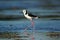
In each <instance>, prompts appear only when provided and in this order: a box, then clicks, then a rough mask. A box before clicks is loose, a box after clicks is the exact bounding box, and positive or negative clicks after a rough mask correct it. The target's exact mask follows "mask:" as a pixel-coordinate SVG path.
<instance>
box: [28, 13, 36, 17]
mask: <svg viewBox="0 0 60 40" xmlns="http://www.w3.org/2000/svg"><path fill="white" fill-rule="evenodd" d="M28 16H30V17H37V16H35V15H32V14H30V13H29V14H28Z"/></svg>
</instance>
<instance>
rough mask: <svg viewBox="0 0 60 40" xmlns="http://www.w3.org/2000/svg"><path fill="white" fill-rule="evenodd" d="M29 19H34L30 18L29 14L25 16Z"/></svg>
mask: <svg viewBox="0 0 60 40" xmlns="http://www.w3.org/2000/svg"><path fill="white" fill-rule="evenodd" d="M24 16H25V17H26V18H27V19H32V17H30V16H28V14H26V15H24Z"/></svg>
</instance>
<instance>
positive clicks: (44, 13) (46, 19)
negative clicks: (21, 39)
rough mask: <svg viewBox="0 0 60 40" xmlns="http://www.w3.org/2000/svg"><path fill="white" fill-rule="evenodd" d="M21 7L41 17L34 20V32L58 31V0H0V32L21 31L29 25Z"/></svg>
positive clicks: (59, 19)
mask: <svg viewBox="0 0 60 40" xmlns="http://www.w3.org/2000/svg"><path fill="white" fill-rule="evenodd" d="M23 9H27V10H28V12H31V13H32V14H34V15H37V16H39V17H41V18H39V19H36V20H34V22H35V25H34V27H35V30H36V32H60V0H0V32H7V31H8V32H23V30H24V29H25V28H26V27H28V26H30V25H31V22H30V21H29V20H27V19H26V18H25V17H24V16H23V13H22V10H23ZM27 30H32V28H31V27H29V28H28V29H27ZM45 37H46V36H45ZM1 40H5V39H1ZM6 40H8V39H6ZM11 40H13V39H11ZM36 40H37V39H36ZM38 40H40V39H38ZM41 40H48V38H47V37H46V39H41ZM50 40H53V39H50ZM54 40H55V39H54ZM56 40H57V39H56ZM58 40H59V39H58Z"/></svg>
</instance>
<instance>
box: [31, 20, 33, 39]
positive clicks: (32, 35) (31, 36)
mask: <svg viewBox="0 0 60 40" xmlns="http://www.w3.org/2000/svg"><path fill="white" fill-rule="evenodd" d="M31 24H32V28H33V30H32V32H33V34H34V21H33V20H31ZM31 37H32V40H34V35H32V36H31Z"/></svg>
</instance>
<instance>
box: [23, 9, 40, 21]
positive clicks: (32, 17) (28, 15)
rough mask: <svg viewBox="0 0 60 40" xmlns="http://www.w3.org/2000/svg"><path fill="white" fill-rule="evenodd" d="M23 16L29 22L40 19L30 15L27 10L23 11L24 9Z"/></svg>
mask: <svg viewBox="0 0 60 40" xmlns="http://www.w3.org/2000/svg"><path fill="white" fill-rule="evenodd" d="M23 14H24V16H25V17H26V18H27V19H29V20H32V19H38V18H40V17H38V16H35V15H32V14H30V13H28V12H27V10H25V9H24V10H23Z"/></svg>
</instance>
